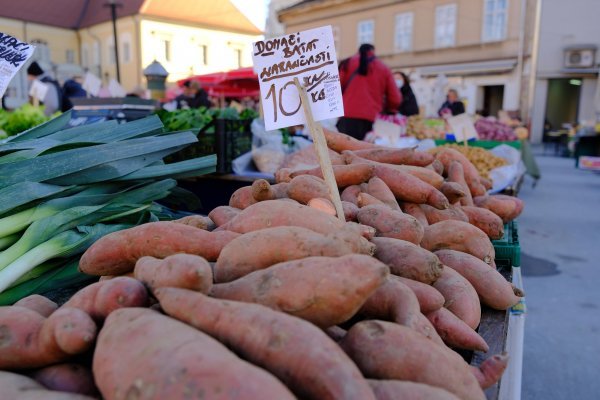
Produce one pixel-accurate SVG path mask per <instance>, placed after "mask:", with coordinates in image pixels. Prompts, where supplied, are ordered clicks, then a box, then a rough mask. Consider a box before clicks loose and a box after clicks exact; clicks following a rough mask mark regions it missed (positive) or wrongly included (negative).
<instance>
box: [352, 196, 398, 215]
mask: <svg viewBox="0 0 600 400" xmlns="http://www.w3.org/2000/svg"><path fill="white" fill-rule="evenodd" d="M357 200H358V207H359V208H362V207H366V206H370V205H372V204H377V205H382V206H385V207H388V208H390V207H389V206H388V205H387V204H385V203H384V202H383V201H381V200H379V199H377V198H375V197H373V196H371V195H370V194H368V193H359V194H358V197H357ZM396 211H398V210H396ZM357 216H358V215H357Z"/></svg>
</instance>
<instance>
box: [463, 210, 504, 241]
mask: <svg viewBox="0 0 600 400" xmlns="http://www.w3.org/2000/svg"><path fill="white" fill-rule="evenodd" d="M461 209H462V210H463V212H464V213H465V214H466V215H467V217H469V223H470V224H471V225H475V226H476V227H478V228H479V229H481V230H482V231H484V232H485V233H486V234H487V235H488V236H489V238H490V239H502V237H503V236H504V223H503V221H502V218H500V217H499V216H497V215H496V214H494V213H493V212H492V211H490V210H488V209H487V208H483V207H472V206H462V207H461Z"/></svg>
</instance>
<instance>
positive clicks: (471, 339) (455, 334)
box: [426, 307, 489, 352]
mask: <svg viewBox="0 0 600 400" xmlns="http://www.w3.org/2000/svg"><path fill="white" fill-rule="evenodd" d="M426 317H427V319H429V321H431V323H432V324H433V326H434V327H435V330H436V331H437V333H438V334H439V335H440V336H441V337H442V340H443V341H444V342H445V343H446V344H447V345H448V346H450V347H454V348H459V349H466V350H475V351H483V352H487V351H488V350H489V346H488V345H487V343H486V342H485V340H483V338H482V337H481V336H479V334H478V333H477V332H475V331H474V330H473V329H471V327H470V326H468V325H467V324H466V323H464V322H463V321H462V320H461V319H460V318H458V317H457V316H456V315H454V314H453V313H452V312H450V311H448V309H446V308H444V307H442V308H440V309H439V310H436V311H432V312H430V313H428V314H426Z"/></svg>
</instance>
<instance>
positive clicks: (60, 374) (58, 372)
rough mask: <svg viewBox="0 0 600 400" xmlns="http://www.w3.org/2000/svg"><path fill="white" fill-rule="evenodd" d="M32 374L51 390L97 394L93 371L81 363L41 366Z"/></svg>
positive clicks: (31, 374)
mask: <svg viewBox="0 0 600 400" xmlns="http://www.w3.org/2000/svg"><path fill="white" fill-rule="evenodd" d="M30 376H31V377H32V378H33V379H35V380H36V381H37V382H38V383H40V384H41V385H42V386H44V387H45V388H47V389H49V390H56V391H58V392H68V393H79V394H85V395H89V396H96V395H97V393H98V389H97V388H96V384H95V383H94V376H93V375H92V371H91V370H90V369H89V368H87V367H84V366H83V365H81V364H73V363H63V364H54V365H50V366H48V367H44V368H40V369H38V370H35V371H33V372H32V373H30Z"/></svg>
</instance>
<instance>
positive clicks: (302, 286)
mask: <svg viewBox="0 0 600 400" xmlns="http://www.w3.org/2000/svg"><path fill="white" fill-rule="evenodd" d="M325 134H326V139H327V143H328V146H329V147H330V155H331V157H332V159H334V160H335V165H334V175H335V177H336V181H337V184H338V190H339V191H340V195H341V198H342V201H343V209H344V221H346V222H344V221H342V220H341V219H340V218H338V217H337V216H336V210H335V207H334V206H333V204H332V202H331V201H332V199H331V198H330V192H329V190H328V188H327V186H326V184H325V182H324V180H323V179H322V175H321V171H320V169H319V168H316V165H314V162H315V159H314V157H312V156H311V157H308V160H309V161H310V162H309V161H307V162H302V159H301V155H298V156H297V157H296V159H295V161H294V162H293V163H292V162H290V163H288V166H289V167H290V168H284V169H281V170H279V171H278V172H277V173H276V181H277V183H273V184H272V183H269V182H268V181H266V180H257V181H255V182H254V183H253V184H252V185H250V186H247V187H243V188H241V189H239V190H238V191H236V192H235V193H234V194H233V195H232V197H231V201H230V204H229V205H227V206H221V207H217V208H215V209H214V210H212V211H211V212H210V213H209V215H208V217H202V216H191V217H186V218H184V219H180V220H176V221H171V222H153V223H147V224H144V225H141V226H138V227H135V228H131V229H127V230H123V231H119V232H115V233H111V234H109V235H107V236H105V237H103V238H101V239H100V240H98V241H97V242H96V243H95V244H94V245H92V246H91V247H90V248H89V249H88V251H86V253H85V254H84V255H83V256H82V257H81V260H80V264H79V267H80V270H81V271H82V272H85V273H87V274H91V275H96V276H99V277H101V278H100V281H99V282H98V283H94V284H92V285H90V286H88V287H86V288H84V289H82V290H81V291H79V292H77V293H76V294H75V295H74V296H73V297H72V298H71V299H70V300H69V301H67V302H66V303H65V304H63V305H61V306H60V307H59V306H58V305H57V304H54V303H53V302H51V301H50V300H48V299H46V298H44V297H41V296H31V297H29V298H25V299H23V300H21V301H20V302H18V303H17V304H15V305H13V306H10V307H0V370H6V371H10V373H9V372H6V373H2V372H0V380H4V381H3V383H2V387H3V388H4V386H6V388H7V390H9V391H10V392H9V393H13V392H14V393H16V395H17V394H20V393H21V392H25V391H27V392H29V391H30V392H31V395H38V396H45V397H43V398H57V399H62V398H64V399H70V398H73V399H76V398H81V399H84V398H90V397H92V398H94V397H95V398H98V397H101V398H104V399H107V400H113V399H115V400H118V399H137V398H140V399H165V398H169V399H176V400H177V399H188V398H203V399H288V398H289V399H294V398H302V399H315V400H317V399H318V400H324V399H325V400H326V399H332V400H333V399H357V400H359V399H360V400H375V399H379V400H382V399H396V398H407V399H413V398H414V399H417V398H427V399H474V400H476V399H484V398H485V396H484V393H483V389H485V388H486V387H488V386H490V385H493V384H495V383H496V382H498V380H499V379H500V377H501V375H502V373H503V371H504V369H505V368H506V366H507V363H508V356H507V355H506V354H499V355H491V356H490V357H489V358H488V359H487V360H486V361H485V362H484V363H483V364H482V365H481V366H480V367H479V368H475V367H472V366H470V365H469V364H468V363H467V362H465V360H464V359H463V358H462V357H461V356H460V355H459V354H458V353H457V352H456V351H455V350H458V349H463V350H465V349H466V350H473V351H480V352H487V351H488V345H487V343H486V342H485V340H484V339H483V338H482V337H481V336H480V335H479V334H478V333H477V331H476V329H477V327H478V325H479V321H480V318H481V308H482V305H483V306H487V307H491V308H494V309H498V310H506V309H508V308H510V307H511V306H513V305H515V304H516V303H517V302H519V300H520V297H522V296H523V293H522V292H521V291H519V290H518V289H516V288H514V287H513V286H512V285H511V284H510V283H509V282H507V281H506V279H505V278H504V277H503V276H502V275H501V274H500V273H498V272H497V271H496V269H495V265H494V247H493V246H492V243H491V241H490V239H491V238H492V239H493V238H499V237H501V236H502V234H503V224H504V222H507V221H509V220H511V219H513V218H515V217H516V216H518V215H519V213H520V212H521V211H522V209H523V204H522V202H521V201H520V200H518V199H516V198H512V197H506V196H489V195H486V189H485V185H486V182H485V181H484V180H482V179H480V178H479V176H478V175H477V172H476V170H474V168H473V167H472V165H470V163H469V161H468V160H466V159H465V158H464V157H463V156H462V155H461V154H460V153H457V152H453V151H451V149H448V151H446V150H444V151H440V152H437V153H436V155H435V156H434V155H432V154H429V153H425V152H419V151H416V150H414V149H390V148H383V147H378V146H375V145H372V144H369V143H365V142H359V141H356V140H355V139H352V138H350V137H348V136H346V135H343V134H339V133H336V132H330V131H327V130H326V131H325ZM455 153H456V154H455ZM295 166H298V167H296V168H294V167H295ZM15 371H16V372H17V374H15V373H14V372H15ZM3 374H4V375H3ZM25 375H26V376H25ZM34 392H35V393H34ZM39 393H42V394H39ZM16 395H15V396H16ZM52 396H55V397H52ZM61 396H62V397H61ZM40 398H42V397H40Z"/></svg>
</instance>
